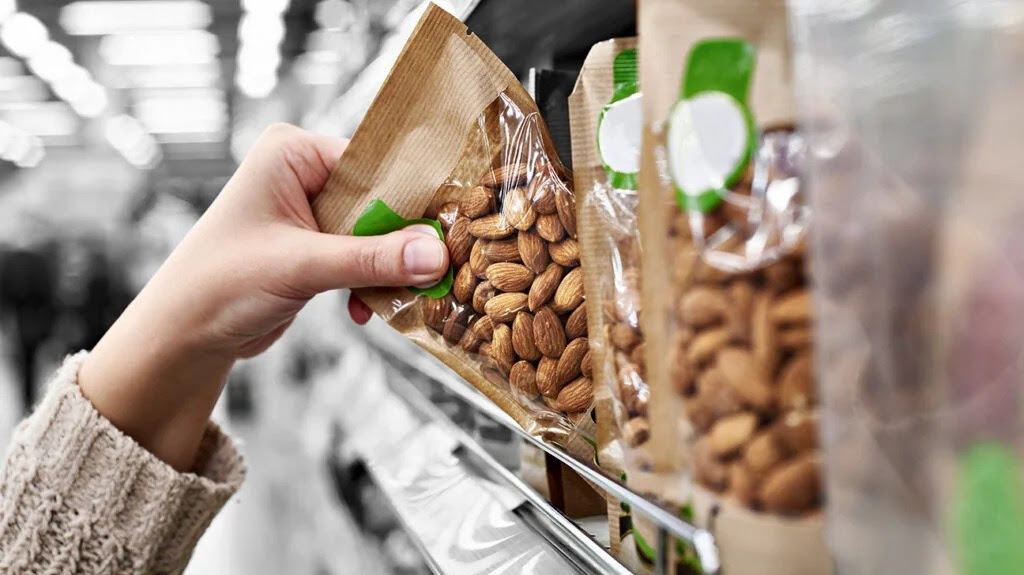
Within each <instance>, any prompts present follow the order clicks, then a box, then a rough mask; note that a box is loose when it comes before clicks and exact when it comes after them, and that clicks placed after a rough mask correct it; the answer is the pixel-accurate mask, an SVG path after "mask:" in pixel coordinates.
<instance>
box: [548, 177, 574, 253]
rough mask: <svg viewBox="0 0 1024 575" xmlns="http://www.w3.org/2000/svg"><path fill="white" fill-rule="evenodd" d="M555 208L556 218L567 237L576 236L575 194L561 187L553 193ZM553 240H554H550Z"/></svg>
mask: <svg viewBox="0 0 1024 575" xmlns="http://www.w3.org/2000/svg"><path fill="white" fill-rule="evenodd" d="M555 208H556V210H557V211H558V219H559V221H561V222H562V227H563V228H565V232H566V233H567V234H569V237H572V238H575V237H576V196H574V195H573V194H572V192H570V191H568V190H566V189H562V190H559V193H557V194H555ZM552 241H554V240H552Z"/></svg>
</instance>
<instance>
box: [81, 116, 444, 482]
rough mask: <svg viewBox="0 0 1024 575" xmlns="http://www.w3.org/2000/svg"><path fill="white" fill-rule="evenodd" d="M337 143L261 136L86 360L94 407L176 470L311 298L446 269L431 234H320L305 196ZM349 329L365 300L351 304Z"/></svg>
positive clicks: (291, 133) (423, 279) (434, 275)
mask: <svg viewBox="0 0 1024 575" xmlns="http://www.w3.org/2000/svg"><path fill="white" fill-rule="evenodd" d="M344 148H345V142H344V141H342V140H335V139H331V138H326V137H322V136H317V135H314V134H311V133H308V132H305V131H302V130H300V129H298V128H295V127H292V126H286V125H279V126H273V127H271V128H270V129H268V130H267V131H266V132H265V133H264V134H263V136H261V138H260V140H259V141H258V142H257V143H256V145H255V146H254V148H253V150H252V151H251V152H250V153H249V155H248V157H246V159H245V161H244V162H243V163H242V165H241V166H239V168H238V171H237V172H236V173H235V175H234V176H233V177H232V178H231V180H230V181H229V182H228V184H227V185H226V186H225V187H224V189H223V190H222V191H221V193H220V195H219V196H218V197H217V199H216V201H214V202H213V204H212V205H211V206H210V208H209V209H208V210H207V211H206V213H205V214H204V215H203V217H202V218H201V219H200V220H199V222H198V223H197V224H196V225H195V227H194V228H193V229H192V231H191V232H189V234H188V236H187V237H186V238H185V239H184V240H183V241H182V243H181V244H180V245H179V246H178V247H177V248H176V249H175V250H174V253H172V254H171V256H170V257H169V258H168V259H167V261H166V262H165V263H164V265H163V266H162V267H161V268H160V270H159V271H157V273H156V274H155V275H154V277H153V278H152V279H151V280H150V282H149V283H148V284H147V285H146V287H145V288H144V289H143V290H142V292H141V293H140V294H139V296H138V297H137V298H136V299H135V301H133V302H132V304H131V305H130V306H129V307H128V309H127V310H126V311H125V313H124V314H123V315H122V316H121V318H119V319H118V321H117V322H116V323H115V324H114V326H113V327H111V329H110V331H109V332H108V333H107V334H106V335H105V336H104V337H103V339H102V340H101V341H100V343H99V344H98V345H97V346H96V348H95V349H94V350H93V352H92V353H91V354H90V356H89V357H88V358H87V359H86V361H85V363H84V364H83V365H82V368H81V371H80V373H79V385H80V387H81V389H82V392H83V393H84V394H85V396H86V397H88V398H89V399H90V400H91V401H92V403H93V404H94V405H95V406H96V408H97V410H99V412H100V413H102V414H103V415H104V416H105V417H107V418H108V419H110V420H111V421H112V422H113V423H114V424H115V425H117V426H118V427H119V428H120V429H122V430H123V431H125V432H126V433H128V434H129V435H131V436H132V437H134V438H135V439H136V440H137V441H139V442H140V444H142V445H143V446H144V447H146V448H147V449H149V450H150V451H152V452H153V453H154V454H156V455H157V456H158V457H161V458H162V459H164V460H165V461H167V462H168V463H170V464H171V465H173V466H174V467H176V468H178V469H187V468H188V467H190V466H191V465H192V459H193V458H194V456H195V453H196V449H197V447H198V445H199V441H200V440H201V438H202V434H203V432H204V431H205V428H206V424H207V421H208V419H209V416H210V412H211V411H212V409H213V405H214V403H215V402H216V400H217V397H218V396H219V395H220V391H221V388H222V386H223V383H224V381H225V379H226V377H227V373H228V371H230V369H231V365H232V364H233V363H234V361H235V360H236V359H238V358H245V357H251V356H253V355H257V354H259V353H261V352H263V351H264V350H266V349H267V348H268V347H269V346H270V345H271V344H272V343H273V342H274V341H276V340H277V339H278V338H279V337H280V336H281V334H282V333H284V331H285V330H286V329H287V327H288V325H290V323H291V321H292V319H294V317H295V314H296V313H297V312H298V311H299V310H300V309H302V306H303V305H304V304H305V303H306V302H307V301H308V300H309V299H310V298H312V297H313V296H314V295H316V294H317V293H320V292H323V291H328V290H333V289H339V288H350V287H366V286H403V285H430V284H432V283H435V282H436V281H438V280H439V279H440V278H441V276H442V275H443V274H444V272H445V271H446V270H447V268H448V253H447V250H446V249H445V247H444V244H443V243H442V242H441V241H440V240H439V239H438V238H437V235H436V232H435V231H434V230H433V229H432V228H430V227H428V226H414V227H412V228H409V229H407V230H403V231H399V232H394V233H391V234H388V235H386V236H380V237H372V238H357V237H348V236H335V235H330V234H324V233H321V232H319V230H318V228H317V224H316V220H315V218H314V217H313V212H312V209H311V208H310V202H311V200H312V198H314V197H315V196H316V194H317V193H319V191H320V189H321V188H322V187H323V185H324V184H325V183H326V181H327V178H328V176H329V175H330V172H331V168H332V167H333V166H334V164H335V162H336V161H337V159H338V158H339V157H340V156H341V153H342V151H343V150H344ZM349 309H350V312H351V313H352V315H353V318H354V319H355V320H356V321H357V322H360V323H362V322H365V321H366V319H368V318H369V313H368V310H366V308H365V305H363V304H361V302H358V300H354V301H352V302H350V305H349Z"/></svg>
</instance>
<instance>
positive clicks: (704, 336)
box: [686, 328, 729, 366]
mask: <svg viewBox="0 0 1024 575" xmlns="http://www.w3.org/2000/svg"><path fill="white" fill-rule="evenodd" d="M727 343H729V330H727V329H725V328H717V329H710V330H707V331H703V332H701V333H699V334H697V335H696V336H695V337H694V338H693V341H691V342H690V347H689V348H688V349H687V352H686V357H687V359H688V360H689V361H690V363H691V364H693V365H695V366H700V365H703V364H705V363H707V362H709V361H711V359H712V358H714V357H715V354H716V353H718V350H719V349H721V348H722V346H724V345H725V344H727Z"/></svg>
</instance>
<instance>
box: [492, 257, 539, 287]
mask: <svg viewBox="0 0 1024 575" xmlns="http://www.w3.org/2000/svg"><path fill="white" fill-rule="evenodd" d="M487 281H489V282H491V285H492V286H494V287H495V288H497V289H499V290H501V291H505V292H515V291H524V290H526V289H527V288H529V287H530V284H532V283H533V272H531V271H530V270H529V269H528V268H527V267H526V266H524V265H522V264H514V263H511V262H501V263H496V264H491V265H490V266H488V268H487Z"/></svg>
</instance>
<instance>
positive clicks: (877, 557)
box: [790, 0, 1024, 575]
mask: <svg viewBox="0 0 1024 575" xmlns="http://www.w3.org/2000/svg"><path fill="white" fill-rule="evenodd" d="M790 12H791V16H792V24H793V37H794V40H795V46H794V47H795V53H796V62H797V79H798V84H797V86H798V91H797V92H798V94H797V95H798V101H799V103H800V115H801V123H802V124H803V125H804V126H805V127H806V131H805V133H806V136H807V140H808V155H807V160H808V161H807V164H806V173H807V176H808V186H809V191H810V196H811V199H812V206H813V209H814V215H815V224H814V231H813V238H812V239H813V248H814V249H813V254H814V268H815V271H816V280H817V289H816V297H815V307H816V310H818V312H819V315H818V320H817V321H818V333H819V334H820V335H819V338H818V341H817V344H818V352H817V353H818V360H817V366H818V373H819V377H820V389H821V405H822V410H823V411H822V416H823V421H824V422H825V429H824V434H823V441H824V447H825V453H826V463H827V467H828V470H829V473H828V475H827V491H828V496H829V513H828V521H829V536H830V543H831V547H832V548H833V550H834V553H835V557H836V563H837V566H838V570H839V572H840V573H843V574H858V573H864V574H867V573H879V572H886V573H921V574H945V573H963V574H965V575H968V574H969V575H978V574H986V573H1019V572H1024V556H1022V552H1021V545H1020V542H1021V539H1022V538H1024V534H1022V533H1021V526H1022V525H1024V515H1022V509H1024V504H1022V494H1024V491H1022V487H1024V484H1022V481H1021V476H1020V462H1021V438H1022V437H1024V436H1022V433H1021V432H1022V426H1021V422H1022V418H1021V410H1020V405H1021V404H1020V401H1021V395H1020V389H1021V388H1020V381H1021V363H1020V359H1019V357H1020V350H1021V348H1022V343H1024V332H1022V330H1021V326H1022V325H1024V323H1022V322H1021V319H1022V318H1021V313H1022V310H1024V282H1022V281H1021V279H1020V278H1021V276H1020V272H1021V269H1022V267H1021V259H1020V255H1019V254H1020V253H1021V246H1022V245H1024V244H1022V243H1021V236H1020V231H1019V230H1020V227H1021V224H1020V221H1021V215H1022V213H1024V209H1022V208H1024V204H1022V202H1021V200H1020V195H1019V191H1018V187H1017V186H1018V185H1019V184H1020V183H1021V182H1022V176H1021V174H1020V169H1019V167H1018V166H1017V163H1018V161H1019V160H1018V159H1019V158H1020V157H1021V152H1022V151H1024V143H1022V139H1021V136H1020V134H1021V133H1022V127H1024V108H1021V105H1020V95H1021V88H1022V86H1024V73H1022V71H1024V56H1022V53H1021V51H1020V46H1021V40H1022V39H1024V10H1022V6H1021V4H1020V3H1019V2H1001V1H994V2H959V1H946V0H939V1H934V2H932V1H922V0H900V1H896V2H876V1H872V2H852V3H850V2H847V3H838V2H810V1H807V2H805V1H797V2H793V3H792V5H791V10H790Z"/></svg>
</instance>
